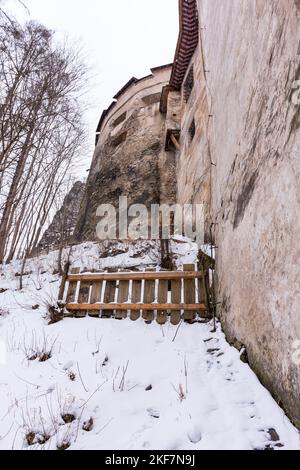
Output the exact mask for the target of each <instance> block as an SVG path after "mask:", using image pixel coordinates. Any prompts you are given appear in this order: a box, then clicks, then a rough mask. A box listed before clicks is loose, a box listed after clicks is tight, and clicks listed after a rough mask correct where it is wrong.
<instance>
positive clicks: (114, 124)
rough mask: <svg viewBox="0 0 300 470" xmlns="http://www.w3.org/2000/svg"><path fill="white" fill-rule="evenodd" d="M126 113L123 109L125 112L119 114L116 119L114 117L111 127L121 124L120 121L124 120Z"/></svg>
mask: <svg viewBox="0 0 300 470" xmlns="http://www.w3.org/2000/svg"><path fill="white" fill-rule="evenodd" d="M126 115H127V113H126V111H125V113H123V114H121V116H119V117H118V118H117V119H115V120H114V122H113V124H112V125H113V127H117V126H118V125H119V124H121V122H123V121H125V119H126Z"/></svg>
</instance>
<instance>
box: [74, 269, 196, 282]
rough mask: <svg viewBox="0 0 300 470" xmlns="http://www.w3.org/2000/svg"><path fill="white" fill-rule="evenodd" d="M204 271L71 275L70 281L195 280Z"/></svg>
mask: <svg viewBox="0 0 300 470" xmlns="http://www.w3.org/2000/svg"><path fill="white" fill-rule="evenodd" d="M202 274H203V273H202V271H185V272H184V271H155V272H130V273H126V272H122V273H92V274H76V275H74V274H69V276H68V280H69V281H81V280H82V281H105V280H106V281H118V280H122V279H136V280H141V279H195V278H198V277H201V276H202Z"/></svg>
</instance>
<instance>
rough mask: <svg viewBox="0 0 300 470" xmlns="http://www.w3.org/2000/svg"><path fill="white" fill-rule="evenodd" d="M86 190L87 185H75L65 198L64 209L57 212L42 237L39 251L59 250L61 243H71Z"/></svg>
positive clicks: (78, 183)
mask: <svg viewBox="0 0 300 470" xmlns="http://www.w3.org/2000/svg"><path fill="white" fill-rule="evenodd" d="M84 189H85V184H84V183H82V182H81V181H76V183H74V185H73V186H72V188H71V190H70V191H69V193H68V194H67V196H66V197H65V199H64V201H63V205H62V207H61V208H60V209H59V211H57V212H56V214H55V216H54V217H53V220H52V222H51V224H50V225H49V227H48V228H47V230H46V231H45V233H44V235H43V236H42V238H41V241H40V242H39V244H38V247H37V251H42V250H50V249H54V248H57V247H58V246H59V244H60V243H61V242H63V244H66V243H69V242H71V240H72V236H73V233H74V228H75V225H76V222H77V219H78V214H79V208H80V203H81V199H82V197H83V193H84Z"/></svg>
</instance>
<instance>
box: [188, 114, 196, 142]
mask: <svg viewBox="0 0 300 470" xmlns="http://www.w3.org/2000/svg"><path fill="white" fill-rule="evenodd" d="M195 134H196V125H195V119H193V120H192V122H191V125H190V127H189V139H190V142H192V140H193V139H194V137H195Z"/></svg>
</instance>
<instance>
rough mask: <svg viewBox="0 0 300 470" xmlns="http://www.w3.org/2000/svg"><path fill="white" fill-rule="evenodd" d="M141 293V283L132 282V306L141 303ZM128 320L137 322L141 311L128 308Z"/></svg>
mask: <svg viewBox="0 0 300 470" xmlns="http://www.w3.org/2000/svg"><path fill="white" fill-rule="evenodd" d="M141 292H142V281H140V280H139V281H137V280H136V281H132V291H131V302H132V303H133V304H135V305H136V304H137V303H138V302H140V301H141ZM128 308H129V309H130V320H133V321H135V320H137V319H138V318H140V314H141V310H140V308H139V309H134V308H130V307H128Z"/></svg>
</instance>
